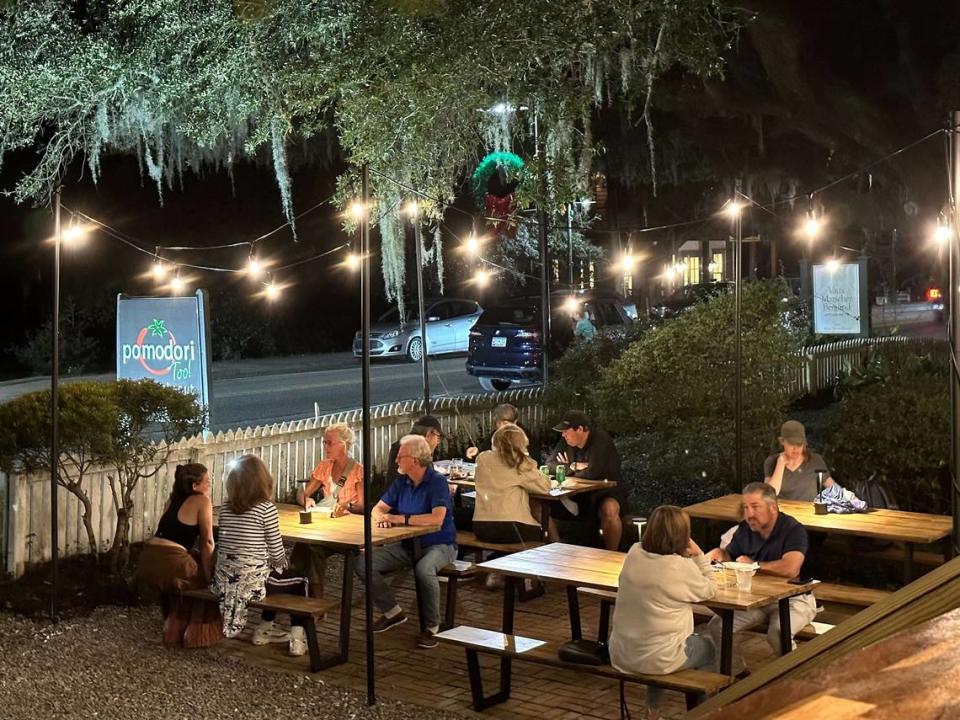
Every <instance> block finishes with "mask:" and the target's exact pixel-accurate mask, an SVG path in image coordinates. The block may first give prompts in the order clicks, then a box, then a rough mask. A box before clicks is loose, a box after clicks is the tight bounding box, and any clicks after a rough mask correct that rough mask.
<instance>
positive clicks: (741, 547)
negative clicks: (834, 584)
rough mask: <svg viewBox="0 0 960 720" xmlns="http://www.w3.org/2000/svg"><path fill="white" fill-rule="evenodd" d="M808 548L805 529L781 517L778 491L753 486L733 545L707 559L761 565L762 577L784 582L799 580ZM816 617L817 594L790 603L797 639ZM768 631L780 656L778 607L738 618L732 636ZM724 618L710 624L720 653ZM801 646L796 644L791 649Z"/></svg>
mask: <svg viewBox="0 0 960 720" xmlns="http://www.w3.org/2000/svg"><path fill="white" fill-rule="evenodd" d="M808 545H809V542H808V540H807V531H806V530H805V529H804V527H803V525H801V524H800V523H799V522H797V521H796V520H795V519H794V518H792V517H790V516H789V515H787V514H785V513H782V512H780V508H779V506H778V505H777V493H776V491H774V489H773V487H772V486H770V485H768V484H766V483H762V482H753V483H750V484H749V485H747V486H746V487H745V488H744V489H743V520H742V521H741V522H740V524H739V525H738V526H737V530H736V532H735V533H734V534H733V539H732V540H731V541H730V544H729V545H727V547H726V549H721V548H716V549H714V550H711V551H710V552H709V553H707V557H708V558H709V559H710V560H720V561H722V562H726V561H729V560H736V561H737V562H745V563H753V562H755V563H758V564H759V565H760V572H762V573H767V574H770V575H776V576H778V577H782V578H794V577H797V575H799V574H800V570H801V568H802V567H803V561H804V559H805V558H806V554H807V548H808ZM816 614H817V602H816V600H815V599H814V597H813V593H805V594H803V595H798V596H796V597H792V598H790V630H791V632H792V633H793V634H794V635H796V633H797V631H798V630H800V629H801V628H803V627H805V626H806V625H807V624H808V623H809V622H810V621H811V620H813V618H814V617H815V616H816ZM764 620H766V621H767V622H768V625H767V642H768V643H770V647H772V648H773V651H774V652H776V653H780V615H779V613H778V609H777V604H776V603H773V604H771V605H767V606H766V607H763V608H759V609H756V610H748V611H745V612H736V613H734V615H733V632H734V633H737V632H739V631H741V630H746V629H747V628H750V627H753V626H754V625H759V624H760V623H762V622H763V621H764ZM721 627H722V623H721V620H720V617H719V616H718V617H715V618H713V619H712V620H711V621H710V625H709V630H710V634H711V635H712V637H713V641H714V644H715V645H716V646H717V647H720V631H721ZM794 647H796V643H792V644H791V649H793V648H794ZM734 658H735V660H734V672H737V671H738V670H742V669H743V661H742V659H741V658H739V656H738V655H737V654H734Z"/></svg>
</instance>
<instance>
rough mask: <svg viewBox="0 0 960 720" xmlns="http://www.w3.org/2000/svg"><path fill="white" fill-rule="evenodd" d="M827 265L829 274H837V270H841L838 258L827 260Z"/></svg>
mask: <svg viewBox="0 0 960 720" xmlns="http://www.w3.org/2000/svg"><path fill="white" fill-rule="evenodd" d="M826 265H827V272H830V273H835V272H836V271H837V270H839V269H840V261H839V260H837V259H836V258H830V259H829V260H827V262H826Z"/></svg>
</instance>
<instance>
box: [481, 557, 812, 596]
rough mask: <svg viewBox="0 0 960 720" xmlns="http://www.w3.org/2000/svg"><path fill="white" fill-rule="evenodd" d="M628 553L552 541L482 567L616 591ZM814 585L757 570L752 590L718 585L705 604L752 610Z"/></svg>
mask: <svg viewBox="0 0 960 720" xmlns="http://www.w3.org/2000/svg"><path fill="white" fill-rule="evenodd" d="M626 557H627V556H626V555H625V554H624V553H620V552H616V551H614V550H601V549H599V548H588V547H582V546H580V545H568V544H566V543H549V544H547V545H543V546H541V547H538V548H532V549H530V550H523V551H522V552H517V553H513V554H512V555H507V556H505V557H501V558H497V559H496V560H488V561H487V562H484V563H480V565H479V567H481V568H484V569H487V570H492V571H495V572H499V573H503V574H504V575H513V576H515V577H522V578H536V579H540V580H547V581H553V582H558V583H563V584H564V585H576V586H577V587H594V588H599V589H601V590H612V591H616V590H617V588H618V587H619V580H620V570H621V569H622V568H623V561H624V560H625V559H626ZM814 587H815V583H810V584H806V585H791V584H789V583H787V581H786V580H783V579H781V578H776V577H773V576H771V575H761V574H756V575H754V576H753V585H752V587H751V589H750V592H743V591H742V590H738V589H737V588H736V586H735V585H732V586H729V587H718V588H717V594H716V595H715V596H714V597H713V598H712V599H711V600H708V601H706V602H704V603H702V604H703V605H706V606H707V607H709V608H713V609H715V610H721V609H729V610H750V609H751V608H757V607H764V606H766V605H770V604H772V603H775V602H777V601H778V600H781V599H782V598H788V597H793V596H794V595H800V594H802V593H805V592H809V591H810V590H812V589H813V588H814Z"/></svg>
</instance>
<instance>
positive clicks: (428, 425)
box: [386, 415, 443, 485]
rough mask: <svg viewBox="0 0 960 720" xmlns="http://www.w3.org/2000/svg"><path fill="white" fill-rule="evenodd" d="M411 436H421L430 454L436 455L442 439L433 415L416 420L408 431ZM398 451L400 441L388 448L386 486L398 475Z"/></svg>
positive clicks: (441, 432) (441, 431)
mask: <svg viewBox="0 0 960 720" xmlns="http://www.w3.org/2000/svg"><path fill="white" fill-rule="evenodd" d="M410 434H411V435H422V436H423V437H425V438H426V439H427V444H428V445H430V452H432V453H434V454H435V453H436V452H437V447H439V445H440V441H441V440H442V439H443V428H441V427H440V421H439V420H438V419H437V418H435V417H434V416H433V415H424V416H423V417H421V418H420V419H419V420H417V421H416V422H415V423H414V424H413V427H412V428H411V429H410ZM399 451H400V441H399V440H397V441H396V442H395V443H394V444H393V445H391V446H390V452H389V453H388V454H387V473H386V481H387V485H389V484H390V483H392V482H393V481H394V480H396V479H397V476H398V475H399V474H400V473H399V472H398V471H397V453H398V452H399Z"/></svg>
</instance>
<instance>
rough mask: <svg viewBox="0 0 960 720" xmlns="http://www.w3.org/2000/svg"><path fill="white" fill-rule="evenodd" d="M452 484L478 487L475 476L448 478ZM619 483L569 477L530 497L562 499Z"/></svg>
mask: <svg viewBox="0 0 960 720" xmlns="http://www.w3.org/2000/svg"><path fill="white" fill-rule="evenodd" d="M447 482H448V483H449V484H450V485H458V486H461V487H468V488H476V486H477V483H476V482H474V480H473V478H457V479H455V480H450V479H449V478H448V479H447ZM616 486H617V483H615V482H613V481H612V480H582V479H581V478H567V480H566V482H564V483H563V487H562V488H557V489H556V490H551V491H550V492H549V493H537V492H532V493H530V497H532V498H537V499H538V500H560V499H562V498H567V497H572V496H573V495H581V494H583V493H588V492H594V491H595V490H604V489H610V488H615V487H616Z"/></svg>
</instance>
